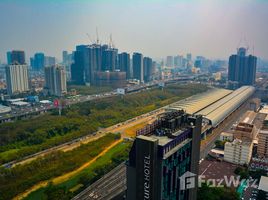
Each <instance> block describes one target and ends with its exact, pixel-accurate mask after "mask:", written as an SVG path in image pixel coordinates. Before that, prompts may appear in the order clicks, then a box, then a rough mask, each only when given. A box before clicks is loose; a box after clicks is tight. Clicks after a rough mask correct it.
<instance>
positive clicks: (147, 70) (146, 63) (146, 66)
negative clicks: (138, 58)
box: [143, 57, 153, 82]
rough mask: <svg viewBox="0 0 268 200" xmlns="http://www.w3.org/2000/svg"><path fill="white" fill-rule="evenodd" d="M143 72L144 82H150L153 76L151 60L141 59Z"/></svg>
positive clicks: (147, 58)
mask: <svg viewBox="0 0 268 200" xmlns="http://www.w3.org/2000/svg"><path fill="white" fill-rule="evenodd" d="M143 71H144V82H149V81H151V80H152V76H153V60H152V58H149V57H144V58H143Z"/></svg>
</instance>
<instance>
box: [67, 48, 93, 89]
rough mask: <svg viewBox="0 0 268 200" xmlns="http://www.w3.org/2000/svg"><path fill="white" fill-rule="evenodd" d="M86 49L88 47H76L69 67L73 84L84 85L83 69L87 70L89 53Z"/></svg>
mask: <svg viewBox="0 0 268 200" xmlns="http://www.w3.org/2000/svg"><path fill="white" fill-rule="evenodd" d="M87 47H88V45H78V46H76V51H75V52H74V63H73V64H72V65H71V77H72V81H73V83H74V84H78V85H83V84H85V68H87V67H86V65H89V53H88V49H87ZM88 68H89V67H88ZM88 73H89V71H88Z"/></svg>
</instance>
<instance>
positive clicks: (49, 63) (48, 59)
mask: <svg viewBox="0 0 268 200" xmlns="http://www.w3.org/2000/svg"><path fill="white" fill-rule="evenodd" d="M44 63H45V67H48V66H54V65H56V58H55V57H52V56H45V61H44Z"/></svg>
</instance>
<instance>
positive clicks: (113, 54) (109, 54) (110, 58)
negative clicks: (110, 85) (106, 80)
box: [102, 48, 118, 71]
mask: <svg viewBox="0 0 268 200" xmlns="http://www.w3.org/2000/svg"><path fill="white" fill-rule="evenodd" d="M117 54H118V50H117V49H114V48H108V49H106V50H105V51H104V52H103V55H102V56H103V57H104V59H103V61H104V63H103V70H104V71H115V69H116V68H117V66H116V63H117V62H116V60H117Z"/></svg>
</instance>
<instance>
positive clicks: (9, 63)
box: [7, 51, 12, 65]
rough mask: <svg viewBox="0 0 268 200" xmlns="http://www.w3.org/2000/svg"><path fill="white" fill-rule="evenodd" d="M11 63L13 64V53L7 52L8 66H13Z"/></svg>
mask: <svg viewBox="0 0 268 200" xmlns="http://www.w3.org/2000/svg"><path fill="white" fill-rule="evenodd" d="M11 62H12V61H11V51H8V52H7V64H8V65H11Z"/></svg>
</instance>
